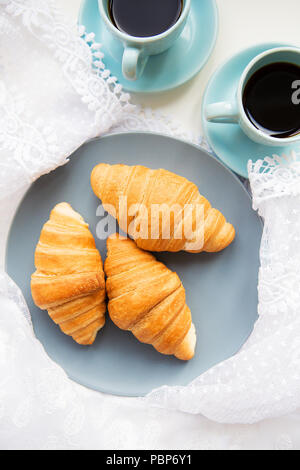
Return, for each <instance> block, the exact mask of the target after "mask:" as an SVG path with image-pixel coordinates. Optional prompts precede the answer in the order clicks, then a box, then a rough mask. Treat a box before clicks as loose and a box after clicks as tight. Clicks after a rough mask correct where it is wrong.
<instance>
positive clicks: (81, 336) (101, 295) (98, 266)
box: [31, 202, 106, 345]
mask: <svg viewBox="0 0 300 470" xmlns="http://www.w3.org/2000/svg"><path fill="white" fill-rule="evenodd" d="M35 267H36V272H35V273H34V274H33V275H32V277H31V292H32V297H33V300H34V302H35V304H36V305H37V306H38V307H39V308H41V309H43V310H48V313H49V315H50V317H51V318H52V320H53V321H54V322H55V323H57V324H58V325H59V326H60V329H61V330H62V331H63V332H64V333H65V334H67V335H69V336H72V338H73V339H74V340H75V341H76V342H77V343H79V344H84V345H87V344H92V343H93V342H94V341H95V338H96V335H97V333H98V331H99V330H100V329H101V328H102V327H103V325H104V323H105V311H106V303H105V297H106V291H105V279H104V272H103V266H102V259H101V255H100V253H99V251H98V250H97V249H96V245H95V240H94V238H93V235H92V234H91V232H90V231H89V228H88V224H86V223H85V222H84V220H83V218H82V217H81V216H80V215H79V214H78V213H77V212H75V211H74V210H73V209H72V207H71V206H70V205H69V204H67V203H65V202H63V203H61V204H58V205H57V206H56V207H54V209H53V210H52V212H51V214H50V219H49V220H48V222H46V224H45V225H44V227H43V229H42V232H41V235H40V240H39V242H38V245H37V247H36V251H35Z"/></svg>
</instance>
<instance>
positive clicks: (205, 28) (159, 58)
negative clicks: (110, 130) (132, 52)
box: [78, 0, 218, 93]
mask: <svg viewBox="0 0 300 470" xmlns="http://www.w3.org/2000/svg"><path fill="white" fill-rule="evenodd" d="M78 22H79V24H80V25H84V26H85V28H86V30H87V32H93V33H95V35H96V41H97V42H99V43H101V44H102V51H103V53H104V54H105V58H104V62H105V65H106V68H107V69H109V70H110V71H111V74H112V75H113V76H116V77H117V78H118V80H119V83H120V84H121V85H123V87H124V89H125V90H127V91H130V92H143V93H150V92H151V93H153V92H159V91H166V90H170V89H171V88H175V87H177V86H179V85H182V84H183V83H184V82H186V81H187V80H190V79H191V78H192V77H193V76H194V75H196V74H197V73H198V72H199V70H200V69H201V68H202V67H203V66H204V65H205V63H206V62H207V60H208V58H209V56H210V55H211V53H212V50H213V48H214V45H215V42H216V38H217V32H218V10H217V6H216V2H215V0H201V1H199V0H193V1H192V6H191V12H190V16H189V19H188V21H187V24H186V27H185V28H184V30H183V32H182V34H181V36H180V37H179V39H177V41H176V43H175V44H174V45H173V47H171V48H170V49H169V50H168V51H166V52H164V53H163V54H159V55H156V56H152V57H150V59H149V61H148V63H147V66H146V68H145V71H144V73H143V76H142V77H140V78H139V79H138V80H137V81H135V82H130V81H128V80H126V79H125V78H124V77H123V75H122V66H121V63H122V55H123V47H122V45H121V43H120V42H119V41H118V40H116V39H115V38H113V37H112V35H111V34H110V33H109V32H108V31H107V29H106V27H105V24H104V23H103V21H102V19H101V17H100V14H99V10H98V0H83V2H82V5H81V9H80V13H79V19H78Z"/></svg>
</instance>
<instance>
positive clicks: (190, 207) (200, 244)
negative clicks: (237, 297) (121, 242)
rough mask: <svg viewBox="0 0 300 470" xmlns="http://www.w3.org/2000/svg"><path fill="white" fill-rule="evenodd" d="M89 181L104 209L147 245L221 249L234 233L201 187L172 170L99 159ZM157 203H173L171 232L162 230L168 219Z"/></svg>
mask: <svg viewBox="0 0 300 470" xmlns="http://www.w3.org/2000/svg"><path fill="white" fill-rule="evenodd" d="M91 185H92V188H93V191H94V193H95V194H96V196H98V197H99V198H100V199H101V201H102V204H103V206H104V208H105V210H107V212H108V213H110V214H111V215H113V216H114V217H116V218H117V220H118V222H119V225H120V227H121V229H122V230H123V231H125V232H126V233H129V235H130V236H131V238H133V239H134V240H135V241H136V243H137V245H138V246H139V247H140V248H142V249H144V250H148V251H172V252H177V251H181V250H185V251H189V252H192V253H200V252H201V251H207V252H217V251H221V250H222V249H223V248H226V247H227V246H228V245H229V244H230V243H231V242H232V241H233V239H234V237H235V230H234V227H233V226H232V225H231V224H229V223H228V222H226V219H225V217H224V216H223V215H222V214H221V212H219V211H218V210H217V209H213V208H212V207H211V205H210V203H209V202H208V200H207V199H205V197H203V196H201V195H200V193H199V191H198V188H197V186H196V185H195V184H193V183H191V182H190V181H188V180H187V179H186V178H183V177H181V176H178V175H176V174H174V173H171V172H169V171H166V170H162V169H161V170H150V169H149V168H145V167H143V166H132V167H130V166H126V165H108V164H104V163H101V164H100V165H97V166H96V167H95V168H94V169H93V171H92V175H91ZM124 197H126V198H127V200H126V207H125V209H124V206H123V203H124ZM158 207H160V208H161V209H162V210H164V208H166V207H167V208H169V215H168V221H169V230H168V231H167V232H166V231H165V232H164V229H163V224H164V223H165V221H166V220H167V219H166V217H165V219H164V220H163V216H162V212H158ZM174 207H176V209H175V212H174V211H173V213H172V208H174ZM185 207H186V209H185ZM197 208H199V212H197V210H198V209H197ZM145 210H146V212H145ZM142 227H143V230H142Z"/></svg>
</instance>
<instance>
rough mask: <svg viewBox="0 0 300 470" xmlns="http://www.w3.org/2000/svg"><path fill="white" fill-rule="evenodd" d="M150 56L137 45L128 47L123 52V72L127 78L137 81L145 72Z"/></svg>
mask: <svg viewBox="0 0 300 470" xmlns="http://www.w3.org/2000/svg"><path fill="white" fill-rule="evenodd" d="M147 61H148V56H145V55H143V50H142V49H138V48H136V47H126V48H125V50H124V54H123V61H122V72H123V75H124V77H125V78H126V79H127V80H130V81H135V80H137V79H138V78H139V77H140V76H141V75H142V73H143V71H144V68H145V65H146V63H147Z"/></svg>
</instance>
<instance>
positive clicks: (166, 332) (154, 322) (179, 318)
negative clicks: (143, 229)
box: [104, 234, 196, 360]
mask: <svg viewBox="0 0 300 470" xmlns="http://www.w3.org/2000/svg"><path fill="white" fill-rule="evenodd" d="M104 269H105V273H106V275H107V282H106V287H107V294H108V297H109V304H108V311H109V314H110V317H111V319H112V321H113V322H114V323H115V324H116V325H117V326H118V327H119V328H121V329H123V330H129V331H131V332H132V333H133V334H134V336H135V337H136V338H137V339H138V340H139V341H141V342H142V343H148V344H152V345H153V346H154V348H155V349H156V350H157V351H159V352H160V353H162V354H167V355H175V356H176V357H177V358H178V359H181V360H189V359H191V358H192V357H193V356H194V351H195V343H196V334H195V327H194V325H193V324H192V318H191V312H190V309H189V308H188V306H187V305H186V300H185V290H184V287H183V285H182V283H181V281H180V279H179V277H178V276H177V274H176V273H174V272H172V271H170V270H169V269H168V268H167V267H166V266H165V265H164V264H163V263H160V262H158V261H157V260H156V259H155V257H154V256H153V255H152V254H150V253H148V252H146V251H143V250H141V249H139V248H138V247H137V246H136V244H135V243H134V242H133V241H132V240H130V239H126V238H123V237H120V236H119V235H117V234H115V235H113V236H111V237H110V238H109V239H108V240H107V259H106V261H105V264H104Z"/></svg>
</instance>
